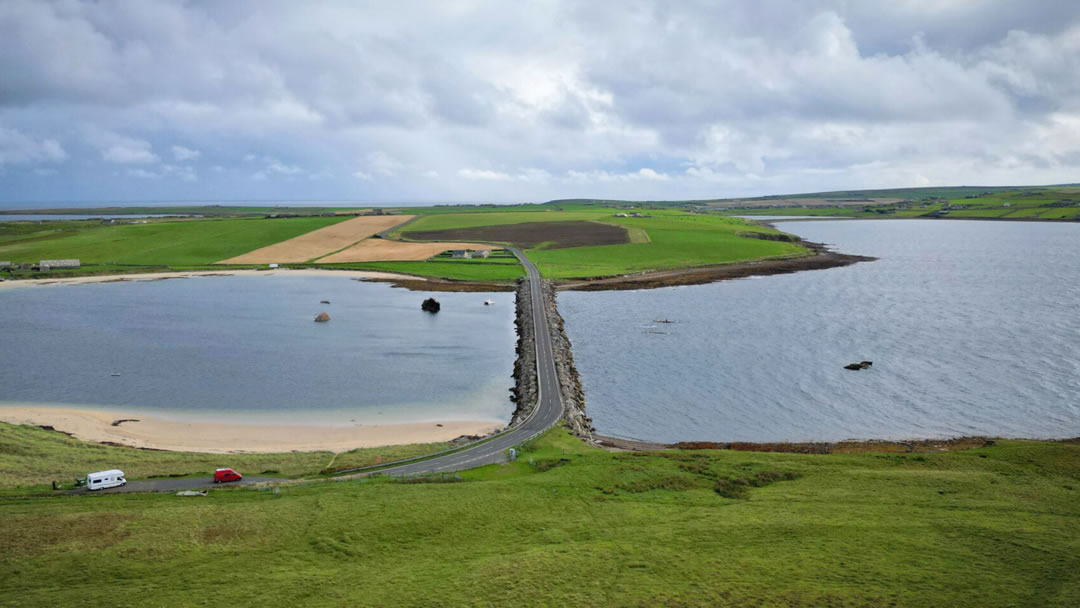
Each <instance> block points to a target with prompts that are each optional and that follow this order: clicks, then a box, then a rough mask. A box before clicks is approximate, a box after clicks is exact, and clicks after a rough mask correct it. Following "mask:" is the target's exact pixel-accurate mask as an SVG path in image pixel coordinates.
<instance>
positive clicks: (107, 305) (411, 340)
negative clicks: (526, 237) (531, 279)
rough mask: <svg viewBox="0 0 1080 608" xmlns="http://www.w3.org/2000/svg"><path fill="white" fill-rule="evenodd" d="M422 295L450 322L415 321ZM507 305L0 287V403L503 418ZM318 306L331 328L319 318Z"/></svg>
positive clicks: (276, 293)
mask: <svg viewBox="0 0 1080 608" xmlns="http://www.w3.org/2000/svg"><path fill="white" fill-rule="evenodd" d="M428 296H434V297H435V298H436V299H437V300H438V301H439V302H440V303H441V304H442V310H441V312H439V313H438V314H435V315H431V314H428V313H425V312H423V311H421V310H420V303H421V302H422V301H423V300H424V299H425V298H427V297H428ZM324 299H326V300H330V301H331V304H329V305H325V304H320V303H319V302H320V300H324ZM486 299H493V300H495V305H494V306H485V305H484V304H483V302H484V300H486ZM513 306H514V299H513V294H512V293H436V294H427V293H422V292H412V291H407V290H404V289H395V288H392V287H390V286H389V285H387V284H383V283H370V282H360V281H355V280H350V279H348V278H344V277H327V276H294V277H289V276H233V277H200V278H189V279H170V280H165V281H148V282H124V283H93V284H85V285H63V286H45V287H35V288H26V289H14V290H7V291H0V315H2V318H3V319H4V326H3V327H2V329H0V402H9V403H47V404H74V405H82V406H107V407H110V408H114V409H119V410H132V411H139V412H146V413H155V412H156V413H160V414H164V415H168V416H172V417H182V418H192V419H198V420H230V421H247V422H257V421H258V422H318V423H330V424H351V423H361V424H373V423H399V422H421V421H430V420H449V419H459V420H491V421H496V422H500V423H505V422H507V421H508V420H509V418H510V414H511V412H512V410H513V408H512V404H511V403H510V401H509V398H508V397H509V392H508V391H509V389H510V387H511V386H512V385H513V379H512V378H511V374H512V372H513V363H514V344H515V341H516V335H515V331H514V326H513ZM324 310H325V311H327V312H328V313H329V314H330V315H331V321H330V322H328V323H315V322H313V319H314V317H315V315H317V314H318V313H319V312H321V311H324ZM113 373H119V374H120V375H119V376H112V374H113Z"/></svg>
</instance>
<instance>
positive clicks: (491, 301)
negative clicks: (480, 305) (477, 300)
mask: <svg viewBox="0 0 1080 608" xmlns="http://www.w3.org/2000/svg"><path fill="white" fill-rule="evenodd" d="M493 304H495V300H484V306H491V305H493Z"/></svg>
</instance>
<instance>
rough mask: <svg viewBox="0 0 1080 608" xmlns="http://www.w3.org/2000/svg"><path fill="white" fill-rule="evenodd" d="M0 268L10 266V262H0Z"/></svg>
mask: <svg viewBox="0 0 1080 608" xmlns="http://www.w3.org/2000/svg"><path fill="white" fill-rule="evenodd" d="M0 268H11V262H0Z"/></svg>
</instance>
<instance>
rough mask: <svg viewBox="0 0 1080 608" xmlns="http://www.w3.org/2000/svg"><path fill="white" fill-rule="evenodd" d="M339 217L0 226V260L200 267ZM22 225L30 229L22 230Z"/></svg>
mask: <svg viewBox="0 0 1080 608" xmlns="http://www.w3.org/2000/svg"><path fill="white" fill-rule="evenodd" d="M347 219H348V218H344V217H304V218H289V219H274V220H267V219H262V218H256V219H213V220H209V219H207V220H186V221H149V222H147V223H145V224H125V225H102V224H100V223H99V222H93V221H85V222H58V223H55V224H58V225H54V223H53V222H44V223H42V224H29V223H8V224H0V238H3V239H4V240H2V241H0V259H3V260H11V261H13V262H16V263H19V262H37V261H38V260H42V259H61V258H79V259H81V260H82V263H83V264H84V265H91V264H130V265H174V266H188V265H205V264H212V263H214V262H217V261H218V260H222V259H226V258H230V257H233V256H237V255H240V254H242V253H246V252H248V251H251V250H253V249H257V248H259V247H265V246H267V245H271V244H274V243H278V242H281V241H285V240H287V239H291V238H293V237H296V236H299V235H301V234H304V233H307V232H311V231H313V230H318V229H319V228H324V227H327V226H332V225H334V224H337V223H339V222H342V221H345V220H347ZM27 226H30V227H32V228H36V230H28V229H27Z"/></svg>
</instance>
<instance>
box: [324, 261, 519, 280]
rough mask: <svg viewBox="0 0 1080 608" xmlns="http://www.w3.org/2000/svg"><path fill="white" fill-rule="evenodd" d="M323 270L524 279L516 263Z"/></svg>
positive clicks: (356, 264) (357, 265)
mask: <svg viewBox="0 0 1080 608" xmlns="http://www.w3.org/2000/svg"><path fill="white" fill-rule="evenodd" d="M320 267H323V268H347V269H351V270H375V271H381V272H396V273H400V274H409V275H415V276H418V277H439V278H444V279H452V280H455V281H479V282H485V283H489V282H508V281H514V280H516V279H519V278H521V277H523V276H525V270H524V269H523V268H522V267H521V265H520V264H491V263H485V262H470V261H469V260H455V261H452V262H451V261H422V262H354V263H350V264H321V265H320Z"/></svg>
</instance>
